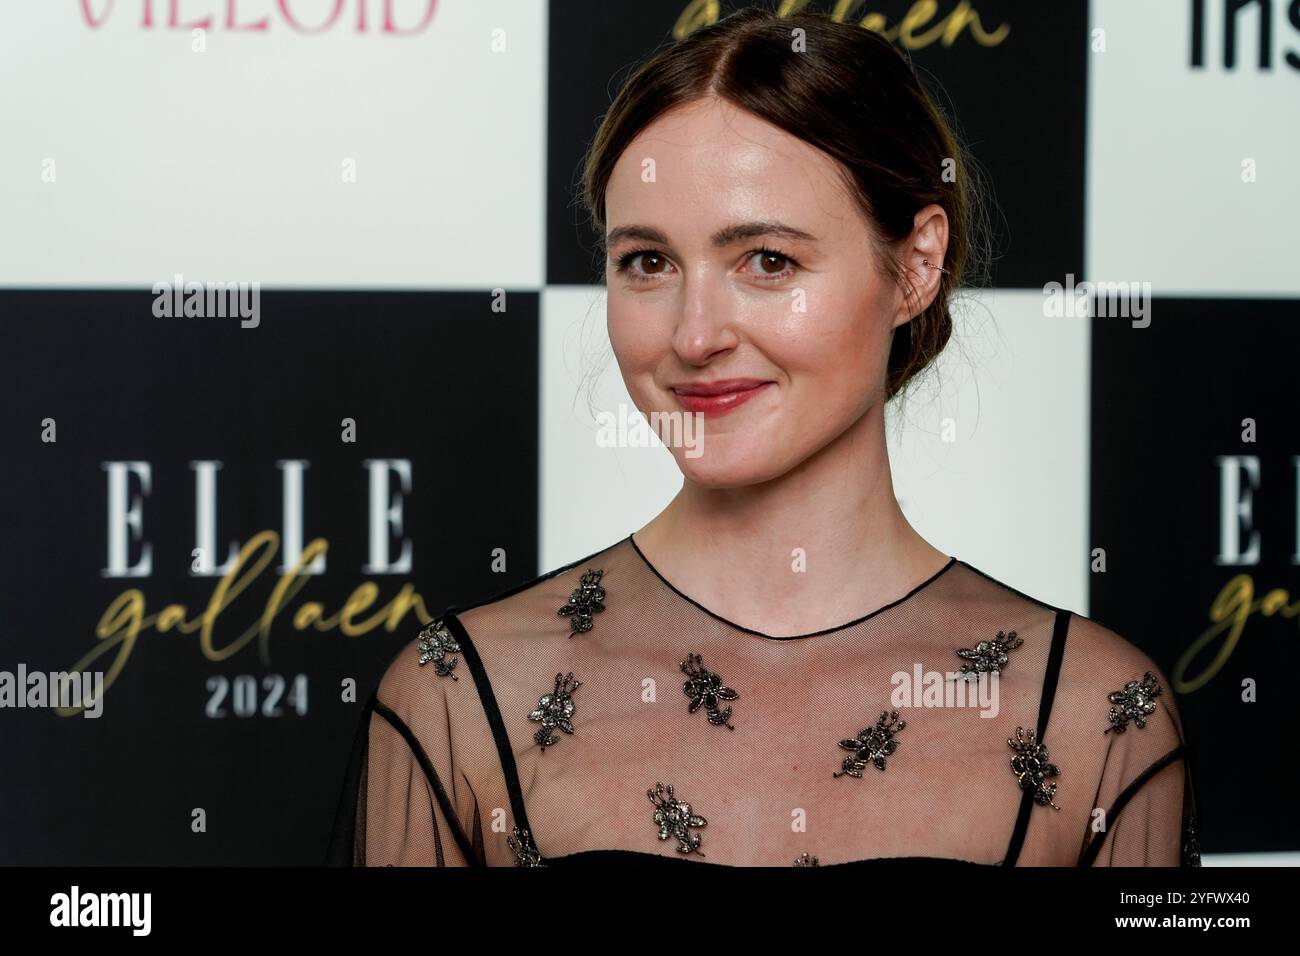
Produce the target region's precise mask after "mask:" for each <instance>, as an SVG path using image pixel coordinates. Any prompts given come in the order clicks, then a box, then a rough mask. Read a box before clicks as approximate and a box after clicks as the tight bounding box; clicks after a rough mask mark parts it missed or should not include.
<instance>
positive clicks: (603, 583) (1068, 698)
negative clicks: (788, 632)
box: [328, 535, 1200, 866]
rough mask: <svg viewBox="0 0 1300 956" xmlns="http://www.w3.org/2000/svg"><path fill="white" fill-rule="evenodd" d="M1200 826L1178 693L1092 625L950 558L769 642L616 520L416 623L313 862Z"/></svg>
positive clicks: (1090, 854) (892, 852) (608, 857)
mask: <svg viewBox="0 0 1300 956" xmlns="http://www.w3.org/2000/svg"><path fill="white" fill-rule="evenodd" d="M678 583H679V584H683V583H684V582H678ZM1195 825H1196V813H1195V796H1194V786H1193V774H1192V761H1191V755H1190V753H1189V751H1188V748H1187V745H1186V744H1185V743H1184V739H1183V731H1182V725H1181V721H1180V718H1179V715H1178V711H1177V708H1176V705H1175V701H1174V699H1173V694H1172V692H1171V691H1169V690H1168V688H1167V683H1166V681H1165V679H1164V675H1163V674H1162V673H1161V672H1160V671H1159V669H1158V668H1157V667H1156V665H1155V664H1154V663H1153V662H1152V661H1151V659H1150V658H1149V657H1147V656H1146V655H1145V654H1144V653H1142V652H1141V651H1140V650H1138V649H1137V648H1136V647H1134V646H1133V645H1132V644H1130V643H1129V642H1128V641H1126V640H1125V639H1123V638H1121V637H1120V636H1118V635H1117V634H1115V633H1114V632H1113V631H1110V630H1108V629H1106V628H1105V627H1103V626H1101V625H1100V624H1098V623H1096V622H1094V621H1092V620H1090V619H1088V618H1086V617H1082V616H1079V615H1076V614H1073V613H1071V612H1070V611H1068V610H1062V609H1058V608H1055V607H1052V606H1050V605H1047V604H1044V603H1042V602H1039V601H1036V600H1034V599H1032V598H1030V597H1028V596H1027V595H1024V594H1022V593H1020V592H1019V591H1016V590H1014V589H1012V588H1010V587H1009V586H1007V585H1005V584H1002V583H1001V582H999V581H997V580H995V579H993V578H991V577H990V576H988V575H986V574H985V573H984V572H982V571H979V570H978V569H976V568H974V567H972V566H971V565H969V564H967V563H966V562H964V561H961V560H959V559H957V558H955V557H954V558H950V559H949V561H948V563H947V564H946V565H944V567H943V568H941V569H940V570H939V571H937V572H936V573H935V574H933V575H932V576H931V577H930V578H929V579H928V580H925V581H923V582H921V583H919V584H918V585H917V586H916V587H915V588H913V589H912V590H911V591H910V592H909V593H907V594H905V595H903V596H902V597H900V598H898V599H897V600H896V601H893V602H892V603H890V604H888V605H886V606H885V607H882V608H879V609H877V610H875V611H873V612H872V613H870V614H867V615H866V616H864V617H861V618H858V619H856V620H853V621H850V622H848V623H846V624H843V625H841V626H838V627H833V628H829V629H827V630H823V631H819V632H816V633H812V634H802V635H797V636H792V637H783V636H770V635H766V634H761V633H759V632H757V631H754V630H750V629H746V628H743V627H740V626H738V625H736V624H733V623H732V622H730V621H727V620H725V619H724V618H722V617H719V616H718V615H716V614H714V613H713V612H711V611H709V610H708V609H706V608H704V607H703V606H701V605H699V604H697V603H696V602H695V601H693V600H692V599H691V598H690V597H688V596H687V595H686V594H685V593H683V592H682V591H681V590H678V588H677V587H675V586H674V584H671V583H669V582H668V581H667V580H665V579H664V578H663V577H662V575H660V573H659V572H658V571H657V570H656V569H655V568H654V567H653V566H652V565H651V564H650V563H649V561H648V560H647V559H646V557H645V556H644V555H643V554H642V553H641V551H640V549H639V548H638V547H637V546H636V543H635V541H634V540H633V537H632V536H631V535H629V536H628V537H627V538H624V539H623V540H621V541H619V542H617V543H616V544H614V545H611V546H610V547H608V548H605V549H603V550H601V551H599V552H597V553H595V554H593V555H590V556H589V557H587V558H584V559H581V560H579V561H575V562H573V563H572V564H569V565H566V566H564V567H562V568H559V569H557V570H555V571H552V572H550V573H548V574H545V575H542V576H541V577H539V578H536V579H534V580H532V581H529V582H527V583H526V584H524V585H521V586H519V587H516V588H512V589H511V590H509V591H507V592H504V593H503V594H499V595H497V596H496V597H494V598H492V599H491V600H489V601H486V602H484V603H482V604H479V605H476V606H473V607H466V608H458V607H452V608H448V609H447V610H446V611H445V612H444V613H443V614H442V616H441V617H440V618H438V619H437V620H436V621H434V622H432V623H431V624H430V625H429V626H427V627H425V628H424V629H423V630H422V631H421V632H420V634H419V635H418V636H413V639H412V640H411V642H410V643H409V644H407V645H406V646H405V647H404V648H403V649H402V650H401V652H400V653H398V654H397V655H396V657H395V658H394V660H393V661H392V663H391V665H390V666H389V667H388V670H387V671H386V673H385V674H384V676H383V678H382V680H381V682H380V684H379V685H378V687H377V688H376V690H375V692H374V694H373V695H372V696H371V697H370V699H369V700H368V701H367V702H366V704H365V710H364V713H363V715H362V717H361V720H360V724H359V727H358V731H357V735H356V739H355V742H354V744H353V749H352V754H351V759H350V762H349V767H348V774H347V778H346V780H345V782H344V787H343V793H342V797H341V799H340V802H339V808H338V814H337V817H336V821H335V826H334V832H333V835H332V840H331V846H330V849H329V854H328V862H329V863H331V864H336V865H365V866H385V865H393V866H516V865H521V866H533V865H541V866H576V865H581V864H584V863H616V864H620V865H622V864H638V865H658V864H668V865H674V864H675V865H696V864H698V865H731V866H792V865H795V866H800V865H802V866H830V865H857V866H880V865H888V864H889V863H891V862H893V861H897V860H900V859H907V860H910V861H923V862H925V863H929V864H932V865H936V866H979V865H1001V866H1014V865H1021V866H1043V865H1060V866H1074V865H1079V866H1180V865H1181V866H1196V865H1199V862H1200V860H1199V850H1198V844H1197V839H1196V832H1195Z"/></svg>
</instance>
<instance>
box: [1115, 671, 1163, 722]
mask: <svg viewBox="0 0 1300 956" xmlns="http://www.w3.org/2000/svg"><path fill="white" fill-rule="evenodd" d="M1163 692H1164V690H1163V688H1162V687H1161V686H1160V682H1159V681H1157V680H1156V675H1155V674H1152V673H1151V672H1150V671H1147V672H1146V673H1145V674H1143V675H1142V680H1141V682H1138V681H1135V680H1131V681H1129V682H1128V683H1127V684H1125V685H1124V686H1123V688H1121V689H1120V690H1117V691H1114V692H1113V693H1110V694H1107V695H1106V699H1107V700H1109V701H1110V702H1111V703H1112V704H1114V705H1116V706H1114V707H1111V709H1110V713H1109V714H1108V715H1107V717H1108V719H1109V720H1110V726H1109V727H1107V728H1106V729H1105V730H1104V731H1103V733H1107V734H1108V733H1110V732H1111V731H1112V730H1113V731H1115V733H1117V734H1122V733H1123V732H1124V731H1125V730H1126V729H1127V728H1128V724H1129V721H1132V722H1133V723H1135V724H1137V725H1138V727H1139V728H1142V727H1145V726H1146V725H1147V718H1148V717H1150V716H1151V715H1152V714H1154V713H1155V712H1156V701H1155V699H1156V698H1157V697H1159V696H1160V695H1161V694H1162V693H1163Z"/></svg>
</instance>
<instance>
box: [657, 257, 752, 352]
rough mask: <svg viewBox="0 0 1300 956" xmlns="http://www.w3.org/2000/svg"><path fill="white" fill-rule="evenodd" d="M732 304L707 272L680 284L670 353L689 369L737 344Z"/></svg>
mask: <svg viewBox="0 0 1300 956" xmlns="http://www.w3.org/2000/svg"><path fill="white" fill-rule="evenodd" d="M735 317H736V311H735V304H734V303H732V302H730V301H729V298H728V295H727V292H726V283H725V282H724V281H723V280H722V279H721V277H718V276H712V277H711V276H710V274H709V270H708V269H704V270H703V272H702V273H701V274H699V275H696V276H694V277H690V278H687V279H685V280H684V281H683V283H682V306H681V314H680V315H679V316H678V319H677V326H676V328H674V330H673V351H674V352H676V353H677V355H678V357H680V358H681V360H682V361H683V362H686V363H687V364H689V365H706V364H708V362H709V361H710V360H712V359H713V358H714V357H715V356H717V355H719V354H724V353H726V352H729V351H731V350H732V349H734V348H735V347H736V345H737V344H738V343H739V341H740V336H739V334H738V333H737V329H736V323H735Z"/></svg>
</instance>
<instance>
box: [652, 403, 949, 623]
mask: <svg viewBox="0 0 1300 956" xmlns="http://www.w3.org/2000/svg"><path fill="white" fill-rule="evenodd" d="M635 537H636V542H637V545H638V547H640V548H641V550H642V551H643V552H645V554H646V557H647V558H648V559H649V560H650V562H651V563H652V564H654V565H655V567H656V568H658V569H659V571H660V572H661V573H662V574H663V575H664V576H665V577H666V578H667V579H668V580H669V581H671V582H672V583H673V584H675V585H676V586H678V587H679V588H680V589H681V590H682V591H684V592H685V593H687V594H689V595H690V596H691V597H693V598H695V599H696V600H697V601H699V602H700V603H701V604H703V605H704V606H705V607H707V608H709V609H710V610H712V611H714V612H716V613H718V614H721V615H722V616H723V617H726V618H727V619H729V620H731V621H734V622H735V623H737V624H740V625H742V626H744V627H749V628H753V629H754V630H758V631H762V632H763V633H766V634H772V635H774V636H780V635H787V634H800V633H808V632H810V631H816V630H821V629H823V628H828V627H836V626H838V625H840V624H843V623H845V622H847V621H850V620H853V619H854V618H856V617H860V616H861V615H863V614H865V613H867V612H869V611H872V610H875V609H876V608H877V607H881V606H883V605H885V604H888V603H889V602H890V601H893V600H895V599H897V598H899V597H902V596H903V595H904V594H906V593H907V592H908V591H910V590H911V589H912V588H914V587H915V586H916V585H918V584H920V583H921V582H922V581H924V580H925V579H926V578H928V577H929V576H930V575H932V574H934V572H936V571H938V570H939V569H940V568H941V567H943V565H944V564H945V563H947V561H948V556H947V555H945V554H944V553H943V552H941V551H939V550H937V549H936V548H934V547H932V546H931V545H930V544H929V543H928V542H926V541H925V539H924V538H922V537H921V536H920V535H919V534H918V533H917V532H916V530H915V529H914V528H913V527H912V526H911V524H910V523H909V522H908V521H907V518H906V517H905V516H904V515H903V512H902V509H901V508H900V507H899V506H898V501H897V499H896V498H895V497H894V488H893V480H892V477H891V473H890V468H889V456H888V450H887V446H886V443H885V428H884V412H883V408H882V407H881V406H880V405H874V406H873V407H872V408H871V410H869V411H868V412H867V413H866V414H865V415H863V416H862V418H861V419H859V420H858V422H857V423H855V424H854V425H853V426H852V427H851V428H849V429H848V430H846V431H845V432H844V433H843V434H842V435H840V436H839V437H838V438H836V439H835V440H834V441H833V442H831V443H830V444H829V445H827V446H826V447H825V448H823V449H821V450H820V451H819V452H817V453H816V454H815V455H813V456H811V457H809V458H808V459H807V460H805V461H804V462H802V463H801V464H800V465H798V466H797V467H796V468H793V469H791V470H790V471H789V472H787V473H786V474H784V475H781V476H780V477H778V478H774V479H772V480H770V481H766V482H762V483H759V484H754V485H748V486H745V487H743V488H707V487H703V486H701V485H698V484H695V483H694V482H691V481H689V480H687V481H685V482H684V483H683V485H682V489H681V491H680V492H678V494H677V496H676V497H675V498H674V499H673V500H672V501H671V502H670V503H669V505H668V507H667V508H665V509H664V510H663V511H662V512H661V513H660V514H659V515H658V516H657V517H655V518H654V519H653V520H652V521H651V522H650V523H649V524H647V525H646V526H645V527H644V528H642V529H641V530H639V531H637V532H636V533H635Z"/></svg>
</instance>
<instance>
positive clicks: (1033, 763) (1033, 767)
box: [1007, 727, 1061, 810]
mask: <svg viewBox="0 0 1300 956" xmlns="http://www.w3.org/2000/svg"><path fill="white" fill-rule="evenodd" d="M1037 736H1038V735H1037V732H1036V731H1034V730H1025V728H1023V727H1017V728H1016V735H1015V736H1014V737H1009V738H1007V745H1008V746H1010V747H1011V749H1012V750H1014V751H1015V752H1016V755H1015V756H1014V757H1012V758H1011V771H1012V773H1014V774H1015V775H1016V782H1017V783H1019V784H1020V789H1021V790H1029V791H1032V792H1033V795H1034V802H1035V803H1037V804H1039V805H1040V806H1050V807H1054V808H1055V809H1057V810H1059V809H1061V808H1060V807H1058V806H1056V804H1055V803H1053V802H1052V797H1054V796H1056V784H1055V783H1048V782H1047V778H1048V777H1055V776H1058V775H1059V774H1060V773H1061V769H1060V768H1059V767H1057V766H1056V764H1054V763H1050V762H1049V761H1048V759H1047V757H1048V753H1047V748H1046V747H1045V746H1043V745H1042V744H1041V743H1038V741H1037V740H1036V739H1035V738H1036V737H1037Z"/></svg>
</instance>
